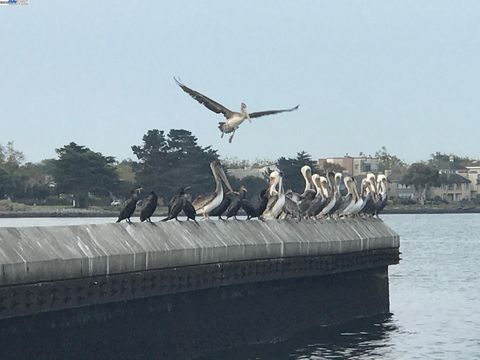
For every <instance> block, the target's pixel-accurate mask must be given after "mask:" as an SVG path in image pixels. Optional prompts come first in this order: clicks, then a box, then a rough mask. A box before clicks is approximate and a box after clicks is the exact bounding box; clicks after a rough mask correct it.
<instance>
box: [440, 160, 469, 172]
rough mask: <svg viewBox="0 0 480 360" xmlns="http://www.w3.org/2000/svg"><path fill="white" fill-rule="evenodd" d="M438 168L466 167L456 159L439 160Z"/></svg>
mask: <svg viewBox="0 0 480 360" xmlns="http://www.w3.org/2000/svg"><path fill="white" fill-rule="evenodd" d="M437 165H438V169H439V170H440V171H441V170H462V169H466V167H465V166H463V165H461V164H459V163H457V162H455V161H439V162H438V164H437Z"/></svg>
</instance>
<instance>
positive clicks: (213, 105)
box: [173, 78, 233, 119]
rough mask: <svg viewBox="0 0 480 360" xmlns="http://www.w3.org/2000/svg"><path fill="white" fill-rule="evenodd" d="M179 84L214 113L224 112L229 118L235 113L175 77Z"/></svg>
mask: <svg viewBox="0 0 480 360" xmlns="http://www.w3.org/2000/svg"><path fill="white" fill-rule="evenodd" d="M173 79H174V80H175V82H176V83H177V85H178V86H180V87H181V88H182V90H183V91H185V92H186V93H187V94H188V95H190V96H191V97H192V98H194V99H195V100H197V101H198V102H199V103H200V104H202V105H203V106H205V107H206V108H207V109H209V110H212V111H213V112H214V113H217V114H223V115H224V116H225V117H226V118H227V119H228V118H229V117H231V116H232V115H233V112H232V111H231V110H229V109H227V108H226V107H225V106H223V105H222V104H219V103H217V102H216V101H215V100H212V99H210V98H209V97H207V96H205V95H203V94H200V93H199V92H198V91H195V90H193V89H190V88H189V87H187V86H185V85H184V84H182V83H181V82H180V81H178V80H177V79H176V78H173Z"/></svg>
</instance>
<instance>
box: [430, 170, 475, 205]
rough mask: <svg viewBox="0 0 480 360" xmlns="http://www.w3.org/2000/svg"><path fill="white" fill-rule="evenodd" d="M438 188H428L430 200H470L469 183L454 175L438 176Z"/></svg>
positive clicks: (460, 176)
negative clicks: (437, 198)
mask: <svg viewBox="0 0 480 360" xmlns="http://www.w3.org/2000/svg"><path fill="white" fill-rule="evenodd" d="M438 182H439V185H438V186H434V187H431V188H430V194H429V195H430V198H433V199H434V198H436V197H439V198H441V199H442V200H447V201H462V200H471V199H472V195H471V190H470V184H471V181H470V180H469V179H467V178H466V177H463V176H462V175H459V174H456V173H453V174H452V173H445V172H444V173H442V172H440V175H439V176H438Z"/></svg>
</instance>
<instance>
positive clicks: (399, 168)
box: [375, 146, 407, 173]
mask: <svg viewBox="0 0 480 360" xmlns="http://www.w3.org/2000/svg"><path fill="white" fill-rule="evenodd" d="M375 157H376V158H378V159H379V160H380V163H379V164H378V171H379V172H384V171H385V170H391V171H393V172H400V173H402V172H405V170H406V169H407V164H406V163H405V162H404V161H403V160H401V159H400V158H398V157H397V156H396V155H392V154H390V153H389V152H388V150H387V148H386V147H385V146H382V147H381V148H380V150H378V151H377V152H376V153H375Z"/></svg>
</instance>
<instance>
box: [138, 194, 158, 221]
mask: <svg viewBox="0 0 480 360" xmlns="http://www.w3.org/2000/svg"><path fill="white" fill-rule="evenodd" d="M157 204H158V196H157V194H156V193H155V191H152V192H151V193H150V195H148V198H147V204H146V205H145V207H144V208H143V209H142V212H141V213H140V221H141V222H144V221H145V220H147V221H148V222H149V223H150V224H153V223H152V220H151V219H150V217H151V216H152V215H153V213H154V212H155V209H156V208H157Z"/></svg>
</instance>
